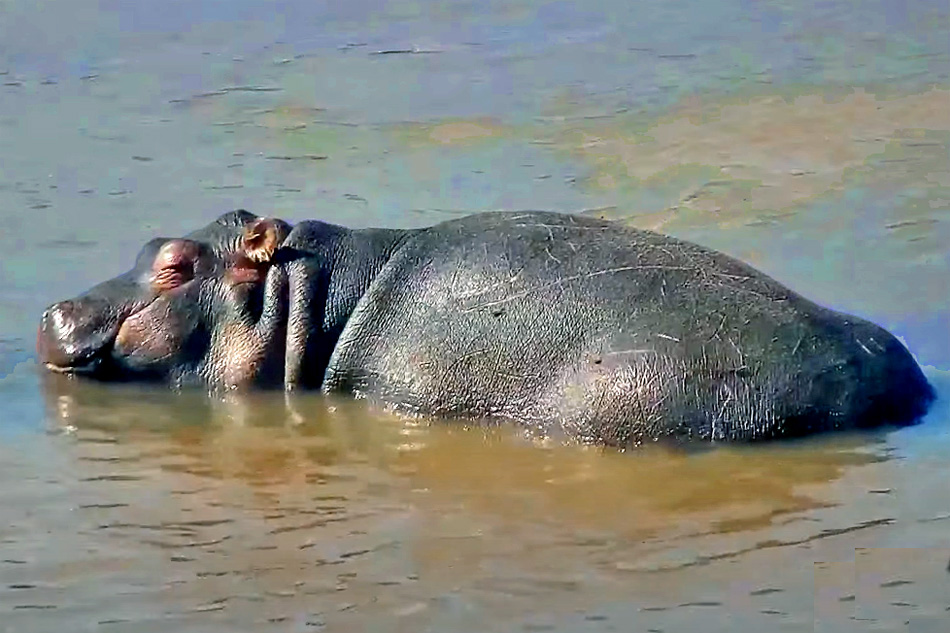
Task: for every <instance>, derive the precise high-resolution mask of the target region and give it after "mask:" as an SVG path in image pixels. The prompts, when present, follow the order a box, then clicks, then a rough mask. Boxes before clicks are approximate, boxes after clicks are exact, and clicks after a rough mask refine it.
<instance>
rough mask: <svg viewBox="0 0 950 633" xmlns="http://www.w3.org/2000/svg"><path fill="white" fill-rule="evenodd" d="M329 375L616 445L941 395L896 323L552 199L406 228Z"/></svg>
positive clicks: (454, 410)
mask: <svg viewBox="0 0 950 633" xmlns="http://www.w3.org/2000/svg"><path fill="white" fill-rule="evenodd" d="M324 389H325V390H326V391H348V392H354V393H358V394H363V395H366V396H368V397H371V398H374V399H379V400H383V401H386V402H390V403H396V404H398V405H400V406H401V408H402V409H404V410H407V411H414V412H418V413H422V414H426V415H436V416H446V417H465V418H478V419H507V420H516V421H519V422H521V423H523V424H525V425H527V426H528V427H529V428H532V429H537V430H539V431H541V432H543V433H546V434H551V433H558V432H565V433H567V434H568V435H570V436H573V437H577V438H580V439H583V440H587V441H597V442H606V443H610V444H618V445H628V444H631V443H637V442H640V441H644V440H652V439H657V438H661V437H673V438H684V439H685V438H702V439H714V440H718V439H722V440H726V439H731V440H736V439H760V438H769V437H775V436H789V435H801V434H806V433H810V432H814V431H819V430H824V429H830V428H848V427H857V426H876V425H879V424H882V423H888V422H890V423H898V424H900V423H906V422H910V421H912V420H913V419H915V418H916V417H918V416H919V415H920V414H921V413H922V408H921V407H923V406H925V404H926V401H927V400H929V394H930V388H929V386H928V385H927V383H926V380H925V379H924V378H923V376H922V374H921V372H920V370H919V368H918V367H917V365H916V363H915V362H914V361H913V359H912V358H911V357H910V355H909V353H908V352H907V351H906V349H904V348H903V346H902V345H901V344H900V343H899V342H898V341H897V340H896V339H894V337H893V336H891V335H890V334H888V333H887V332H886V331H884V330H883V329H881V328H879V327H877V326H875V325H873V324H871V323H868V322H866V321H863V320H860V319H857V318H855V317H850V316H848V315H843V314H839V313H836V312H833V311H830V310H827V309H825V308H822V307H820V306H818V305H816V304H814V303H812V302H810V301H808V300H806V299H804V298H802V297H800V296H799V295H797V294H795V293H794V292H792V291H790V290H789V289H787V288H786V287H784V286H783V285H781V284H780V283H778V282H777V281H775V280H773V279H771V278H770V277H768V276H766V275H764V274H762V273H761V272H759V271H757V270H755V269H753V268H751V267H750V266H748V265H746V264H744V263H742V262H739V261H738V260H735V259H733V258H731V257H728V256H726V255H724V254H722V253H718V252H715V251H711V250H709V249H706V248H703V247H701V246H698V245H695V244H691V243H689V242H684V241H681V240H677V239H674V238H670V237H666V236H662V235H659V234H656V233H652V232H649V231H641V230H637V229H633V228H630V227H625V226H622V225H618V224H616V223H612V222H606V221H601V220H597V219H592V218H584V217H579V216H565V215H560V214H553V213H544V212H528V213H489V214H481V215H477V216H470V217H466V218H462V219H460V220H455V221H450V222H445V223H442V224H439V225H436V226H434V227H432V228H430V229H427V230H425V231H422V232H420V233H418V234H416V235H414V236H413V238H412V239H409V240H407V241H406V242H405V243H403V244H402V246H401V247H400V248H399V250H398V251H397V252H396V253H395V254H394V255H393V257H392V258H391V259H390V260H389V262H388V263H387V264H386V265H385V266H384V267H383V269H382V270H381V272H380V273H379V275H378V276H377V277H376V279H375V280H374V281H373V283H372V284H371V285H370V286H369V289H368V291H367V292H366V293H365V294H364V295H363V297H362V298H361V299H360V301H359V303H358V304H357V306H356V309H355V310H354V312H353V314H352V315H351V317H350V319H349V320H348V322H347V325H346V327H345V329H344V331H343V332H342V334H341V336H340V339H339V342H338V344H337V346H336V349H335V350H334V352H333V355H332V357H331V359H330V362H329V366H328V368H327V371H326V375H325V377H324ZM915 402H920V403H921V404H920V405H919V406H918V405H914V403H915Z"/></svg>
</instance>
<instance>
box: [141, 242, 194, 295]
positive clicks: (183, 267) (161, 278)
mask: <svg viewBox="0 0 950 633" xmlns="http://www.w3.org/2000/svg"><path fill="white" fill-rule="evenodd" d="M197 259H198V245H197V244H196V243H195V242H192V241H191V240H172V241H170V242H167V243H165V245H164V246H162V247H161V248H160V249H159V251H158V254H157V255H156V256H155V260H154V261H153V262H152V277H151V284H152V288H154V289H155V290H156V291H158V292H165V291H167V290H171V289H173V288H177V287H178V286H181V285H182V284H185V283H187V282H189V281H191V280H192V279H194V277H195V262H196V261H197Z"/></svg>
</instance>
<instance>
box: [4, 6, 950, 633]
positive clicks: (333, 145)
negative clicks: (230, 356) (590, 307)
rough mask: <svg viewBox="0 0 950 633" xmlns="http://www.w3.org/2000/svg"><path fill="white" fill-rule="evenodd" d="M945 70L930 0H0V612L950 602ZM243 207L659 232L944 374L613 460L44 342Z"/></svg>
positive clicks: (949, 191)
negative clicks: (898, 398)
mask: <svg viewBox="0 0 950 633" xmlns="http://www.w3.org/2000/svg"><path fill="white" fill-rule="evenodd" d="M948 72H950V12H948V9H947V6H946V3H945V2H899V1H896V0H894V1H881V2H847V1H843V0H835V1H832V2H795V3H789V2H774V1H769V2H748V1H730V0H716V1H714V2H709V1H706V2H699V1H695V2H677V3H669V2H654V1H652V0H648V1H646V2H637V3H626V2H614V1H602V2H584V3H580V2H573V3H572V2H540V1H536V0H532V1H527V0H520V1H518V2H504V3H501V2H497V3H496V2H492V3H486V2H461V1H459V2H448V1H441V2H439V1H432V2H405V3H393V2H389V3H383V2H375V1H369V0H364V1H360V2H348V3H330V2H298V1H296V0H289V1H285V2H269V3H257V2H246V1H243V0H239V1H232V2H228V3H221V2H215V1H213V0H198V1H191V2H179V1H169V0H165V1H164V2H156V1H149V0H137V1H135V2H128V3H118V2H101V1H100V2H91V1H89V0H71V1H69V2H67V1H65V0H49V1H46V2H39V3H32V2H31V3H28V2H23V1H21V0H13V1H12V2H6V3H4V4H3V5H2V6H0V157H2V158H0V225H2V227H3V230H2V231H0V250H2V252H3V253H4V257H3V260H2V262H0V401H2V402H3V408H2V413H0V416H2V423H0V525H2V526H3V527H2V528H0V611H2V613H3V617H2V618H0V622H2V624H0V628H2V629H3V630H10V631H17V632H20V631H51V630H70V631H82V630H89V631H92V630H95V631H100V630H101V631H149V630H155V631H167V630H181V631H252V630H253V631H268V630H273V631H321V630H327V631H347V630H352V631H363V630H374V631H375V630H381V631H389V630H393V631H402V630H404V631H440V632H441V631H466V632H467V631H546V630H549V631H565V632H567V631H572V632H573V631H611V630H617V631H627V630H633V629H635V630H643V631H646V630H656V631H716V630H721V631H741V630H748V631H760V630H776V631H779V630H781V631H813V630H821V631H851V630H854V631H866V630H905V629H908V628H909V630H914V631H943V630H945V621H946V618H947V617H948V613H947V608H948V606H950V599H948V596H950V586H948V585H950V574H948V573H947V561H948V559H950V536H948V535H950V530H948V525H950V493H948V488H947V481H950V472H948V471H950V466H948V464H950V432H948V429H950V410H948V406H947V401H948V400H950V398H948V396H950V378H948V374H947V371H948V370H950V308H948V302H947V297H948V296H950V282H948V279H950V275H948V274H947V273H948V268H950V250H948V249H947V246H946V244H948V243H950V228H948V227H950V78H948ZM238 207H244V208H247V209H249V210H252V211H255V212H258V213H261V214H268V215H279V216H282V217H286V218H288V219H302V218H320V219H324V220H329V221H337V222H342V223H346V224H348V225H351V226H371V225H375V226H391V227H409V226H423V225H427V224H431V223H433V222H436V221H439V220H442V219H446V218H449V217H456V216H458V215H462V214H465V213H469V212H476V211H480V210H485V209H526V208H534V209H539V208H540V209H552V210H560V211H570V212H577V213H587V214H594V215H600V216H604V217H614V218H618V219H621V220H623V221H627V222H630V223H633V224H635V225H638V226H642V227H647V228H654V229H658V230H662V231H665V232H668V233H671V234H675V235H679V236H683V237H687V238H690V239H694V240H696V241H699V242H701V243H704V244H707V245H710V246H713V247H716V248H719V249H722V250H725V251H727V252H729V253H732V254H735V255H737V256H739V257H741V258H743V259H745V260H747V261H750V262H752V263H753V264H755V265H756V266H758V267H760V268H761V269H763V270H765V271H767V272H768V273H770V274H772V275H774V276H775V277H777V278H778V279H780V280H781V281H783V282H785V283H787V284H788V285H790V286H791V287H793V288H795V289H796V290H799V291H800V292H803V293H805V294H807V295H809V296H811V297H813V298H815V299H817V300H819V301H821V302H823V303H825V304H827V305H831V306H833V307H835V308H839V309H843V310H847V311H850V312H853V313H856V314H859V315H861V316H863V317H866V318H870V319H872V320H874V321H876V322H878V323H880V324H882V325H884V326H885V327H887V328H889V329H891V330H892V331H894V332H895V333H896V334H898V335H899V336H900V337H901V338H902V339H903V340H904V341H906V343H907V344H908V346H909V347H910V349H911V350H912V351H913V352H914V354H915V355H916V356H917V357H918V359H919V360H920V361H921V363H922V364H923V365H924V366H925V371H926V372H927V375H928V377H929V378H930V379H931V381H932V382H933V383H934V385H935V386H936V388H937V390H938V394H939V396H940V397H941V399H940V400H938V402H937V404H936V405H935V407H934V409H933V411H932V412H931V413H930V415H928V417H927V418H926V420H925V421H924V423H923V424H921V425H919V426H917V427H914V428H910V429H905V430H901V431H899V432H888V433H875V434H870V435H858V436H838V437H833V438H823V439H819V440H814V441H808V442H800V443H794V444H790V445H776V446H768V447H757V448H754V449H750V448H717V449H716V450H712V451H700V452H698V453H696V454H688V455H686V454H672V453H669V452H661V451H659V450H646V449H645V450H642V451H637V452H636V453H635V454H629V453H628V454H618V453H613V452H605V451H602V450H599V449H592V448H582V447H564V446H557V445H550V446H547V445H539V444H537V443H534V442H529V441H527V440H525V439H524V438H522V437H520V436H519V435H518V434H517V433H516V432H513V431H511V430H506V429H494V430H490V431H486V430H484V429H465V428H456V427H452V426H443V425H440V426H435V427H430V426H427V425H425V424H422V423H420V422H419V421H413V420H404V419H401V418H396V417H393V416H390V415H388V414H386V413H384V412H379V411H372V410H369V409H367V408H366V407H364V406H363V405H361V404H360V403H354V402H349V401H346V400H336V399H333V400H325V399H322V398H319V397H313V396H301V397H297V398H294V399H293V400H291V401H285V398H284V397H283V395H282V394H256V395H253V396H245V397H239V398H238V397H236V398H232V399H229V400H218V399H213V398H208V397H206V396H205V395H203V394H201V393H181V394H169V393H167V392H164V391H158V390H150V389H144V388H138V387H132V386H123V387H105V386H102V385H95V384H86V383H83V382H79V381H70V380H65V379H62V377H58V376H45V375H43V373H42V372H41V371H39V368H38V367H37V366H36V365H35V361H34V358H33V357H34V352H33V338H34V332H35V327H36V323H37V320H38V317H39V314H40V313H41V311H42V309H43V308H44V307H45V306H46V305H47V304H49V303H51V302H53V301H55V300H59V299H62V298H64V297H67V296H70V295H73V294H76V293H77V292H78V291H81V290H83V289H85V288H86V287H88V286H90V285H91V284H93V283H95V282H97V281H100V280H101V279H102V278H104V277H107V276H112V275H114V274H116V273H118V272H121V271H122V270H124V269H126V268H127V267H128V266H129V265H130V264H131V261H132V258H133V256H134V254H135V252H136V251H137V250H138V249H139V247H140V246H141V245H142V243H144V242H145V241H146V240H147V239H149V238H151V237H153V236H155V235H156V234H163V235H180V234H182V233H184V232H187V231H190V230H192V229H193V228H195V227H197V226H200V225H202V224H204V223H206V222H208V221H209V220H211V219H212V218H214V217H215V216H217V215H218V214H219V213H221V212H223V211H226V210H230V209H233V208H238ZM901 627H903V629H902V628H901Z"/></svg>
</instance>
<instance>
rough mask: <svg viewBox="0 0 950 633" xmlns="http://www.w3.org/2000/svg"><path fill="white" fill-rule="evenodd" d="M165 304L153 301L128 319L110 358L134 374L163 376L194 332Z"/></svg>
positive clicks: (121, 328) (118, 335)
mask: <svg viewBox="0 0 950 633" xmlns="http://www.w3.org/2000/svg"><path fill="white" fill-rule="evenodd" d="M188 321H189V319H183V318H182V317H181V315H178V314H175V313H174V312H173V311H172V310H171V309H170V306H169V305H168V303H167V302H165V301H161V300H158V301H155V302H153V303H152V304H150V305H149V306H148V307H146V308H145V309H143V310H141V311H140V312H137V313H135V314H133V315H132V316H130V317H129V318H127V319H126V320H125V321H124V322H123V323H122V325H121V327H120V328H119V332H118V334H117V335H116V339H115V346H114V348H113V357H114V358H115V359H116V360H119V361H121V365H123V366H124V367H125V368H127V369H130V370H133V371H137V372H146V373H148V372H165V371H167V370H168V369H169V368H170V367H171V366H172V365H173V363H174V362H175V360H176V359H179V358H180V357H181V356H182V355H183V353H184V351H185V344H186V341H187V339H188V334H189V332H190V331H191V330H192V329H193V328H192V327H191V324H190V323H188Z"/></svg>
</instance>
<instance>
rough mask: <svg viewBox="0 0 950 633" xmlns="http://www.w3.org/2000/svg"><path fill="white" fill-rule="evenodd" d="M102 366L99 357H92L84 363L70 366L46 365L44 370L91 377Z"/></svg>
mask: <svg viewBox="0 0 950 633" xmlns="http://www.w3.org/2000/svg"><path fill="white" fill-rule="evenodd" d="M101 364H102V357H101V356H94V357H93V358H90V359H88V360H86V361H81V362H78V363H75V364H72V365H57V364H55V363H46V364H45V366H46V369H48V370H50V371H52V372H55V373H57V374H79V375H86V376H92V375H94V374H96V372H97V371H98V369H99V366H100V365H101Z"/></svg>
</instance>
